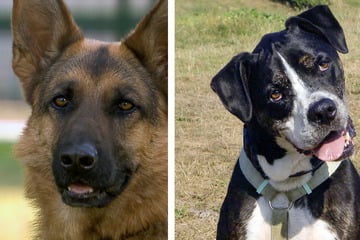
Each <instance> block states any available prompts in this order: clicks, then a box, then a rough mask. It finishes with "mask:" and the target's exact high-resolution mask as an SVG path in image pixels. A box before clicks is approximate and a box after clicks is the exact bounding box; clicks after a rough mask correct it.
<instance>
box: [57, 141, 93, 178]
mask: <svg viewBox="0 0 360 240" xmlns="http://www.w3.org/2000/svg"><path fill="white" fill-rule="evenodd" d="M97 161H98V152H97V150H96V148H95V146H93V145H92V144H89V143H84V144H80V145H71V146H69V147H67V148H65V149H64V150H63V151H61V153H60V163H61V166H62V167H63V168H64V169H65V170H69V171H82V170H91V169H93V168H94V167H95V165H96V163H97Z"/></svg>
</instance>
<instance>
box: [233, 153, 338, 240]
mask: <svg viewBox="0 0 360 240" xmlns="http://www.w3.org/2000/svg"><path fill="white" fill-rule="evenodd" d="M340 164H341V161H337V162H325V163H324V164H322V165H321V166H320V167H319V168H318V169H316V170H315V171H313V176H312V178H311V179H310V180H309V181H308V182H306V183H304V184H303V185H302V186H301V187H298V188H296V189H292V190H289V191H284V192H281V191H278V190H276V189H275V188H274V187H273V186H271V184H270V183H269V179H265V178H264V177H263V176H262V175H261V173H260V172H259V171H258V170H257V169H256V168H255V167H254V166H253V164H252V163H251V161H250V159H249V158H248V157H247V155H246V153H245V151H244V149H242V150H241V152H240V157H239V165H240V169H241V171H242V173H243V174H244V176H245V178H246V179H247V180H248V181H249V182H250V184H251V185H252V186H253V187H254V188H255V189H256V192H257V193H258V194H260V195H262V196H263V197H264V198H265V200H267V201H268V203H269V206H270V208H271V209H272V221H271V225H272V230H271V231H272V236H273V237H274V238H272V239H287V237H288V231H287V230H288V227H287V226H288V211H289V210H290V209H291V208H292V206H293V205H294V202H295V201H296V200H298V199H300V198H301V197H303V196H305V195H309V194H311V193H312V191H313V190H314V189H315V188H316V187H318V186H319V185H321V184H322V183H323V182H324V181H325V180H326V179H328V178H329V177H330V176H331V175H332V174H333V173H334V172H335V171H336V169H337V168H338V167H339V166H340ZM280 194H282V195H285V196H286V198H287V200H288V204H287V206H283V207H274V206H273V202H272V201H273V200H274V198H276V197H277V196H279V195H280Z"/></svg>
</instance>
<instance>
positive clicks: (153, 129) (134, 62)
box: [12, 0, 167, 240]
mask: <svg viewBox="0 0 360 240" xmlns="http://www.w3.org/2000/svg"><path fill="white" fill-rule="evenodd" d="M12 29H13V69H14V72H15V73H16V74H17V76H18V77H19V79H20V81H21V83H22V86H23V90H24V95H25V97H26V100H27V102H28V103H29V104H30V105H31V107H32V114H31V116H30V118H29V120H28V123H27V127H26V129H25V130H24V133H23V135H22V137H21V139H20V142H19V143H18V144H17V148H16V153H17V157H18V158H19V159H21V161H22V163H23V164H24V166H25V171H26V179H25V181H26V183H25V184H26V195H27V197H28V198H29V199H31V201H32V202H33V204H34V206H35V207H36V208H37V209H38V213H39V218H38V219H37V222H36V230H35V231H34V232H35V233H34V234H35V239H46V240H48V239H51V240H57V239H59V240H60V239H67V240H71V239H73V240H79V239H89V240H92V239H94V240H95V239H97V240H98V239H114V240H115V239H167V1H166V0H163V1H162V0H161V1H160V2H159V3H158V4H157V5H156V6H155V7H154V9H153V10H152V11H151V12H150V13H149V14H148V15H147V16H146V17H145V18H144V19H143V20H142V21H141V22H140V24H139V25H138V26H137V27H136V29H135V30H134V31H133V32H132V33H131V34H130V35H129V36H128V37H126V38H125V39H124V40H123V41H122V42H118V43H103V42H99V41H95V40H88V39H85V38H84V37H83V35H82V33H81V32H80V30H79V28H78V27H77V26H76V25H75V23H74V20H73V19H72V17H71V15H70V13H69V11H68V10H67V8H66V6H65V5H64V3H63V2H62V1H60V0H59V1H56V0H51V1H49V0H15V1H14V7H13V19H12ZM101 48H103V49H106V52H108V53H109V56H110V57H111V58H113V59H115V60H116V61H117V62H119V63H121V64H120V65H121V66H124V67H123V68H114V69H111V67H109V71H106V72H102V71H100V72H99V73H97V72H95V73H93V72H94V71H95V70H93V69H92V68H91V67H89V66H86V64H83V61H82V60H81V61H78V60H77V59H82V58H84V56H86V54H92V53H94V52H96V51H97V50H98V49H101ZM100 70H101V69H100ZM132 78H133V79H134V80H133V81H131V79H132ZM63 79H76V81H77V82H78V83H79V86H80V87H79V89H80V90H79V91H80V92H81V93H79V94H81V96H82V97H83V98H84V99H85V100H84V101H83V102H84V103H82V105H81V108H83V109H84V110H81V111H80V110H79V111H78V112H77V113H76V114H77V116H75V117H76V120H79V119H84V124H87V125H89V126H91V128H89V129H88V131H92V128H101V129H100V130H99V131H101V133H102V134H103V135H104V136H105V137H104V139H103V141H107V139H113V142H114V145H115V147H114V148H115V149H116V146H117V145H118V146H121V147H122V148H124V149H126V151H127V152H128V153H129V154H131V155H132V159H133V162H132V163H131V164H133V165H134V166H136V169H137V170H136V171H135V172H134V174H133V176H132V178H131V180H130V182H129V184H128V186H126V188H125V190H124V191H123V192H122V193H121V194H120V195H119V196H118V197H117V198H116V199H115V200H113V201H112V202H111V203H110V204H109V205H107V206H106V207H104V208H78V207H70V206H68V205H66V204H64V203H63V201H62V199H61V196H60V194H59V192H58V190H57V187H56V184H55V181H54V176H53V172H52V171H53V170H52V166H51V164H52V161H53V160H52V159H53V150H54V147H55V145H56V143H57V141H58V138H59V136H60V134H61V131H62V129H59V126H60V125H61V122H59V121H57V120H58V119H57V118H56V117H54V116H55V114H54V113H53V112H52V110H47V109H45V110H44V107H43V106H44V104H46V103H44V102H43V99H42V97H43V95H44V93H45V95H46V94H47V93H46V91H45V90H46V89H52V88H53V87H54V85H56V84H58V83H59V82H61V81H62V80H63ZM119 79H120V80H119ZM122 79H124V80H122ZM129 82H130V83H129ZM149 83H151V84H152V87H151V88H153V89H152V90H151V91H152V92H156V95H154V96H148V95H147V91H148V89H147V87H148V85H149ZM44 84H48V85H46V86H45V85H44ZM122 84H124V85H129V84H130V85H132V86H133V87H134V88H135V89H137V91H138V92H139V94H140V95H141V97H143V98H144V99H148V100H149V101H152V100H154V101H155V100H156V101H157V104H156V107H155V109H153V110H152V111H154V113H156V114H155V116H151V117H154V120H153V121H150V120H148V119H147V118H146V119H145V117H138V118H136V121H135V120H134V122H131V121H129V123H126V124H123V125H121V124H112V125H111V126H109V123H110V122H111V123H113V122H112V121H113V120H111V119H110V120H109V119H108V117H107V115H106V114H105V113H103V112H102V107H103V106H102V105H101V106H100V103H99V102H101V101H103V99H104V98H107V97H108V96H110V95H111V89H113V88H115V87H119V86H121V85H122ZM44 89H45V90H44ZM142 94H143V95H142ZM150 97H151V98H150ZM145 120H146V121H145Z"/></svg>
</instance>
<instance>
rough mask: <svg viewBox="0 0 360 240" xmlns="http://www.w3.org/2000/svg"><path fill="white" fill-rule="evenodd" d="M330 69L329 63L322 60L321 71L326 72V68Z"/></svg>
mask: <svg viewBox="0 0 360 240" xmlns="http://www.w3.org/2000/svg"><path fill="white" fill-rule="evenodd" d="M328 69H329V63H328V62H321V63H319V70H320V71H321V72H325V71H326V70H328Z"/></svg>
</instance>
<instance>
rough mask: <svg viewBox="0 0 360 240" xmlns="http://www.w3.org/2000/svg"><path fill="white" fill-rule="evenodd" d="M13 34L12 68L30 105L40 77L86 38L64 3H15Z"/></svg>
mask: <svg viewBox="0 0 360 240" xmlns="http://www.w3.org/2000/svg"><path fill="white" fill-rule="evenodd" d="M12 33H13V60H12V66H13V69H14V72H15V74H16V75H17V76H18V77H19V79H20V81H21V83H22V86H23V89H24V94H25V98H26V100H27V102H28V103H30V104H31V103H32V94H33V91H34V88H35V87H36V86H37V81H39V79H40V78H39V77H38V76H39V74H41V73H42V72H43V71H44V70H46V69H47V68H48V67H49V66H50V65H51V64H52V63H53V62H54V61H55V60H56V58H57V57H58V56H59V54H60V53H61V52H62V51H63V49H65V48H66V47H67V46H69V45H70V44H71V43H73V42H76V41H78V40H80V39H83V35H82V33H81V32H80V30H79V28H78V27H77V25H76V24H75V22H74V20H73V18H72V16H71V15H70V13H69V11H68V9H67V8H66V6H65V4H64V3H63V2H62V1H61V0H14V5H13V12H12Z"/></svg>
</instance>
